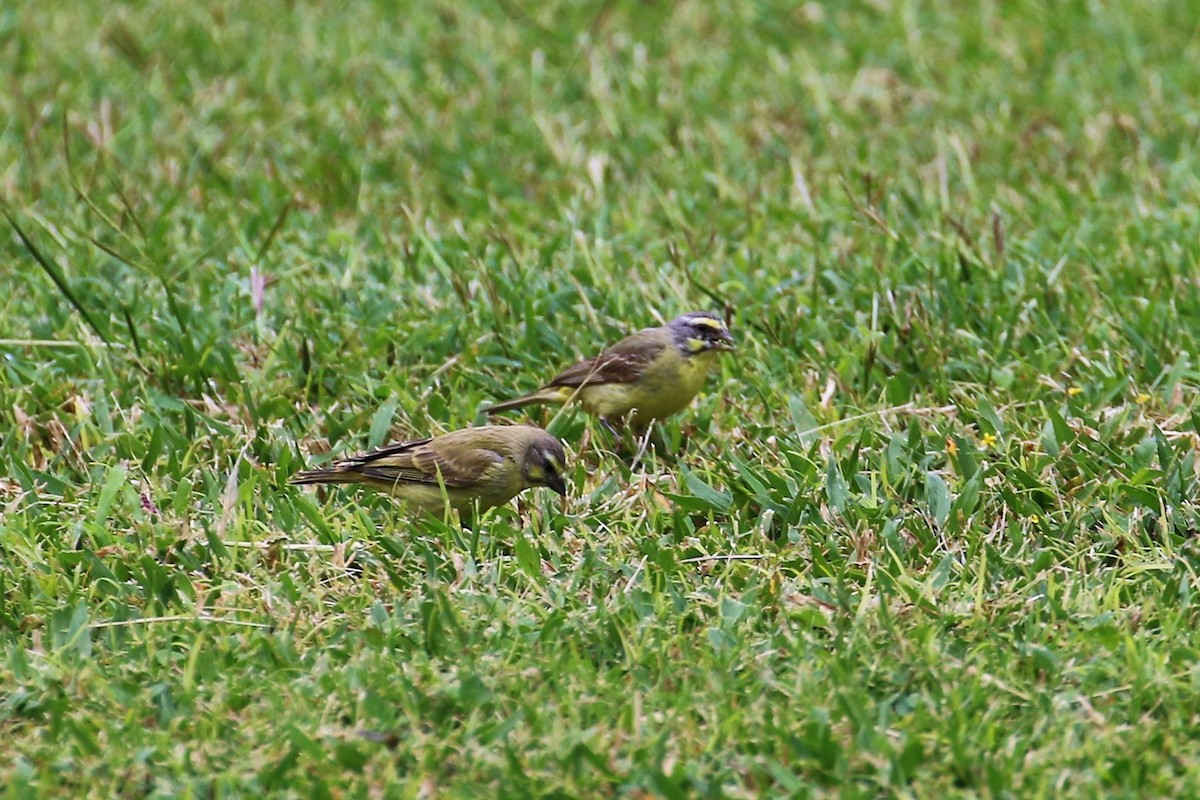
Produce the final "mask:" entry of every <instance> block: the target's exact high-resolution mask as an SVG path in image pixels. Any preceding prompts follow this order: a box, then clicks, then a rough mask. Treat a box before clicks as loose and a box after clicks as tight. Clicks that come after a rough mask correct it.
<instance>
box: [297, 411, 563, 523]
mask: <svg viewBox="0 0 1200 800" xmlns="http://www.w3.org/2000/svg"><path fill="white" fill-rule="evenodd" d="M565 465H566V455H565V453H564V452H563V446H562V442H560V441H559V440H558V439H556V438H554V437H553V436H551V435H550V434H548V433H546V431H544V430H542V429H541V428H535V427H533V426H531V425H484V426H481V427H478V428H463V429H462V430H457V431H451V432H450V433H446V434H443V435H441V436H436V437H433V438H431V439H420V440H417V441H411V442H403V443H401V444H393V445H388V446H387V447H382V448H380V449H378V450H375V451H373V452H370V453H365V454H363V455H360V456H353V457H351V458H346V459H342V460H340V461H335V462H334V463H333V464H332V465H331V466H330V467H328V468H326V469H314V470H308V471H306V472H300V473H298V474H297V475H296V476H295V477H293V478H292V480H291V481H290V482H291V483H294V484H309V483H361V484H366V485H367V486H370V487H372V488H374V489H379V490H381V491H385V492H389V493H391V494H392V495H393V496H395V497H397V498H399V499H400V500H402V501H404V502H405V503H406V504H407V505H408V506H409V508H411V509H413V510H414V511H419V512H424V513H428V514H442V513H444V512H445V510H446V508H447V506H449V507H450V508H452V509H454V510H456V511H458V512H459V514H460V515H462V516H470V515H471V514H472V513H473V512H474V511H476V510H478V511H484V510H486V509H489V508H492V507H494V506H499V505H504V504H505V503H507V502H508V501H509V500H511V499H513V498H514V497H516V496H517V495H518V494H520V493H521V492H523V491H525V490H526V489H528V488H530V487H534V486H546V487H549V488H550V489H553V490H554V491H555V492H557V493H558V494H560V495H563V496H565V495H566V493H567V484H566V479H565V478H564V477H563V471H564V469H565Z"/></svg>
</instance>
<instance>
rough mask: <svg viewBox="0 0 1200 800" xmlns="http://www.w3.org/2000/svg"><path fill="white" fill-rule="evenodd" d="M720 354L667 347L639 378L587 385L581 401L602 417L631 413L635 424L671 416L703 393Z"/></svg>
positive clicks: (585, 408)
mask: <svg viewBox="0 0 1200 800" xmlns="http://www.w3.org/2000/svg"><path fill="white" fill-rule="evenodd" d="M716 357H717V353H716V352H715V351H712V350H708V351H705V352H703V353H698V354H696V355H693V356H687V357H685V356H684V355H683V354H682V353H680V352H679V351H678V350H676V349H675V348H667V349H666V350H664V351H663V354H662V355H660V356H659V357H658V358H657V359H655V360H654V361H653V362H651V363H650V364H649V365H648V366H647V367H646V369H645V371H644V372H643V373H642V375H641V376H640V377H639V378H638V379H637V380H636V381H633V382H632V383H603V384H598V385H593V386H585V387H583V389H582V391H580V393H579V398H580V402H581V404H582V405H583V409H584V410H585V411H587V412H589V413H592V414H596V415H598V416H601V417H606V418H610V419H616V418H619V417H624V416H626V415H629V417H630V422H631V423H633V424H634V425H641V424H645V423H646V422H649V421H652V420H656V419H662V418H663V417H669V416H670V415H672V414H674V413H676V412H678V411H682V410H683V409H684V408H686V407H687V404H688V403H690V402H692V398H694V397H695V396H696V395H697V394H698V393H699V392H700V389H701V388H702V387H703V386H704V379H705V378H706V377H707V376H708V370H709V368H710V367H711V366H712V364H713V362H714V361H715V360H716Z"/></svg>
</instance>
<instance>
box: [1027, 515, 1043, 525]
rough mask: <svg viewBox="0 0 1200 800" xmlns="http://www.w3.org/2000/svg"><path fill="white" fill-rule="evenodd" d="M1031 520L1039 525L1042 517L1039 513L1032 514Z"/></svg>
mask: <svg viewBox="0 0 1200 800" xmlns="http://www.w3.org/2000/svg"><path fill="white" fill-rule="evenodd" d="M1029 521H1030V522H1032V523H1033V524H1034V525H1037V524H1038V523H1039V522H1041V521H1042V518H1041V517H1039V516H1038V515H1037V514H1030V515H1029Z"/></svg>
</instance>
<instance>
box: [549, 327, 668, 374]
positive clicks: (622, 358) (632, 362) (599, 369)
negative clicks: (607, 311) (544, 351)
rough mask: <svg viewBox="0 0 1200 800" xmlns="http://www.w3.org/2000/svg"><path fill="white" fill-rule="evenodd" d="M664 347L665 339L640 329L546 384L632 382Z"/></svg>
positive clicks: (564, 371)
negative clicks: (657, 337)
mask: <svg viewBox="0 0 1200 800" xmlns="http://www.w3.org/2000/svg"><path fill="white" fill-rule="evenodd" d="M664 347H666V342H665V341H660V340H657V339H653V338H651V337H649V336H647V335H646V334H645V332H642V333H640V334H634V335H633V336H629V337H627V338H625V339H622V340H621V341H619V342H617V343H616V344H614V345H613V346H612V347H610V348H608V349H607V350H605V351H604V352H603V353H601V354H600V355H598V356H595V357H594V358H589V359H587V360H585V361H580V362H579V363H578V364H572V365H571V366H569V367H567V368H566V369H564V370H563V371H562V372H560V373H558V375H556V376H554V379H553V380H552V381H550V382H549V383H548V384H546V385H547V386H583V385H585V384H596V383H632V382H633V381H635V380H637V379H638V377H639V376H640V375H641V374H642V370H644V369H645V368H646V365H647V364H649V363H650V362H651V361H653V360H654V359H656V358H658V356H659V355H660V354H661V353H662V351H663V348H664Z"/></svg>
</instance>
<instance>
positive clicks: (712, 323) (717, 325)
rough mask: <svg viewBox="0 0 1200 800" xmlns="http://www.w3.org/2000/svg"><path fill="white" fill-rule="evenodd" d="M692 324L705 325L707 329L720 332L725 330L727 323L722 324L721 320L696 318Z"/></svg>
mask: <svg viewBox="0 0 1200 800" xmlns="http://www.w3.org/2000/svg"><path fill="white" fill-rule="evenodd" d="M692 324H693V325H703V326H704V327H706V328H712V329H714V330H718V331H723V330H725V323H723V322H721V320H719V319H713V318H712V317H696V318H695V319H694V320H692Z"/></svg>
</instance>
